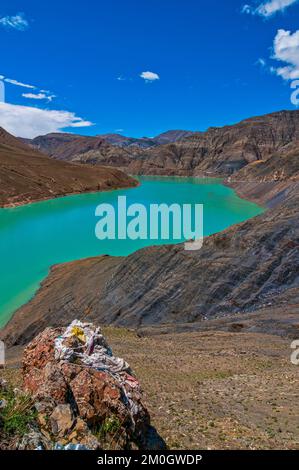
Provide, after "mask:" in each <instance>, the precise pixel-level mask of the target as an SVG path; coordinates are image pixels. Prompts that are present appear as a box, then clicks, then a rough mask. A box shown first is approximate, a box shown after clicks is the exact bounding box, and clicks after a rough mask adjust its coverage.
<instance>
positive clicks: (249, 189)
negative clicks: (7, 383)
mask: <svg viewBox="0 0 299 470" xmlns="http://www.w3.org/2000/svg"><path fill="white" fill-rule="evenodd" d="M274 158H276V157H274ZM275 161H276V160H275ZM275 161H274V163H273V165H274V168H273V169H271V171H272V172H273V174H272V177H271V173H270V172H268V181H267V180H266V181H265V175H264V165H261V167H260V173H257V170H256V166H255V165H253V164H252V167H251V168H252V171H253V174H254V180H253V181H251V182H250V175H249V174H248V175H247V177H248V181H247V183H246V184H244V183H243V181H242V180H241V181H238V179H237V178H236V180H235V181H233V182H232V181H231V183H230V184H232V185H235V187H236V189H237V190H239V189H240V191H242V194H243V195H244V196H247V197H248V195H250V196H251V198H253V199H255V200H257V201H259V202H263V203H264V204H267V205H268V206H269V207H270V208H269V209H268V210H267V211H266V212H265V213H264V214H262V215H260V216H258V217H256V218H254V219H250V220H248V221H246V222H244V223H241V224H239V225H236V226H233V227H231V228H229V229H228V230H226V231H224V232H222V233H219V234H216V235H213V236H211V237H208V238H207V239H205V242H204V246H203V248H202V249H201V250H200V251H197V252H188V251H185V250H184V248H183V246H182V245H175V246H163V247H153V248H146V249H143V250H141V251H138V252H136V253H134V254H132V255H130V256H128V257H126V258H110V257H99V258H93V259H87V260H82V261H77V262H73V263H68V264H65V265H61V266H57V267H54V268H53V269H52V271H51V274H50V276H49V277H48V278H47V279H46V280H45V281H44V283H43V284H42V287H41V289H40V290H39V292H38V293H37V295H36V296H35V297H34V299H32V301H31V302H29V304H27V305H25V306H24V307H22V308H21V309H19V310H18V311H17V312H16V314H15V315H14V317H13V318H12V319H11V321H10V322H9V323H8V325H7V326H6V327H5V329H4V330H3V332H2V334H1V337H2V338H3V339H4V340H5V341H6V343H7V344H8V345H11V346H12V345H17V344H25V343H26V342H27V341H28V340H30V339H31V338H32V336H33V335H34V334H36V333H37V332H39V331H40V329H42V328H43V327H45V326H46V325H49V324H50V325H52V326H60V325H64V324H65V323H66V322H67V321H69V320H70V319H72V318H76V317H77V316H78V312H83V313H82V315H83V316H84V318H85V317H86V318H88V319H91V320H92V321H94V322H98V323H99V324H103V323H104V324H105V323H106V324H111V323H112V324H116V325H120V326H130V327H135V328H144V327H148V326H151V325H165V324H168V325H175V324H177V325H179V324H182V323H189V324H191V323H198V322H203V321H206V320H212V319H215V318H225V317H226V316H228V317H229V316H231V315H237V314H240V313H242V314H247V313H250V312H256V311H258V310H260V309H264V308H268V309H269V308H273V307H274V306H275V307H278V306H280V308H281V312H284V313H283V314H282V316H283V315H285V316H286V318H287V315H290V314H292V313H294V309H295V308H296V305H298V303H299V252H298V246H299V218H298V207H299V182H298V176H299V158H297V159H295V167H294V169H293V173H292V178H291V179H288V180H285V179H284V177H283V176H282V177H281V178H282V179H281V180H279V177H278V176H277V175H276V173H277V171H278V170H279V167H278V168H276V165H275ZM293 164H294V162H292V165H293ZM268 165H269V166H270V167H271V165H270V162H269V164H268ZM258 175H259V176H260V182H257V176H258ZM275 175H276V176H275ZM61 286H63V289H61ZM230 322H231V320H230ZM294 328H295V329H296V327H294ZM268 329H269V324H267V322H265V324H264V330H263V331H268ZM278 330H279V328H278Z"/></svg>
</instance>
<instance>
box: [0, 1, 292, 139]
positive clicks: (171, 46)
mask: <svg viewBox="0 0 299 470" xmlns="http://www.w3.org/2000/svg"><path fill="white" fill-rule="evenodd" d="M265 5H266V9H265ZM283 6H285V7H286V8H285V9H284V10H283V9H282V7H283ZM269 7H270V9H269ZM242 10H243V11H242ZM272 13H273V14H272ZM279 31H280V33H279ZM297 33H298V34H297ZM297 36H298V37H297ZM275 40H276V45H275ZM275 54H276V57H277V58H280V59H282V60H281V61H278V60H275V59H274V58H273V56H274V55H275ZM298 58H299V1H296V0H269V1H265V2H262V0H260V1H255V0H245V1H241V0H228V1H220V0H208V1H207V0H163V1H161V0H151V1H140V0H138V1H137V0H110V2H106V1H96V0H85V1H84V2H80V3H79V2H74V1H69V0H60V1H57V0H52V1H51V2H47V1H45V2H40V1H34V0H27V1H26V2H24V1H16V0H9V1H8V0H2V1H1V6H0V75H2V76H3V77H4V78H5V79H6V82H5V91H6V103H8V104H9V106H8V105H7V106H6V107H4V105H3V106H2V107H0V125H1V126H3V127H7V128H8V130H10V131H14V133H15V134H19V135H23V136H30V137H31V136H33V135H32V134H34V135H35V134H38V133H43V132H42V131H47V130H53V129H54V130H55V126H56V128H59V122H61V125H64V124H65V125H67V126H68V124H70V126H68V127H67V128H66V129H67V130H68V131H71V132H78V133H80V134H88V135H95V134H101V133H107V132H109V133H110V132H120V133H123V134H125V135H130V136H137V137H138V136H144V135H147V136H154V135H156V134H158V133H160V132H163V131H166V130H168V129H190V130H205V129H206V128H208V127H209V126H222V125H225V124H230V123H234V122H237V121H239V120H241V119H243V118H246V117H249V116H253V115H259V114H264V113H269V112H273V111H277V110H281V109H295V106H294V104H292V103H291V101H290V96H291V89H290V84H291V83H292V81H293V80H295V79H296V78H299V62H298V61H299V59H298ZM144 72H151V74H149V75H144V77H145V78H146V77H148V79H147V80H146V79H145V78H142V77H141V74H142V73H144ZM9 80H15V81H16V82H19V83H23V84H25V85H30V86H35V88H28V87H23V86H20V85H17V84H14V83H11V82H10V81H9ZM41 90H42V91H41ZM45 90H46V91H45ZM23 95H25V96H23ZM32 95H35V97H33V96H32ZM24 107H26V109H25V108H24ZM27 108H28V109H27ZM41 110H46V111H44V112H42V111H41ZM50 111H52V112H54V111H56V114H55V115H54V114H53V113H52V114H51V113H50ZM62 111H64V112H65V113H62ZM18 113H19V114H18ZM70 113H74V114H70ZM17 114H18V117H16V115H17ZM75 116H76V117H75ZM79 118H80V119H81V120H79ZM43 119H44V120H45V121H44V122H43ZM47 119H48V120H50V121H51V120H52V121H53V119H54V123H53V122H52V121H51V122H50V123H49V122H47ZM74 119H75V120H74ZM60 120H61V121H60ZM25 121H26V122H25ZM43 124H45V125H44V126H43ZM30 126H31V128H30ZM51 126H52V127H51ZM30 129H32V130H30Z"/></svg>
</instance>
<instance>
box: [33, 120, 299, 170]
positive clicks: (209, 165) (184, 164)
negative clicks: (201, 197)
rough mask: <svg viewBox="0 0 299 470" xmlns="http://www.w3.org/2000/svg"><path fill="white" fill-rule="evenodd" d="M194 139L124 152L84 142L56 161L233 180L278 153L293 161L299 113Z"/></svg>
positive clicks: (56, 152) (182, 136)
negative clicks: (289, 155) (221, 177)
mask: <svg viewBox="0 0 299 470" xmlns="http://www.w3.org/2000/svg"><path fill="white" fill-rule="evenodd" d="M188 135H189V133H186V132H183V131H182V132H180V131H173V133H172V132H168V133H166V134H162V135H161V136H158V137H157V138H155V139H153V140H155V142H156V144H158V145H155V146H151V147H150V148H148V149H144V148H142V146H140V147H141V148H140V147H139V146H137V145H131V146H129V147H128V148H120V146H119V143H118V144H117V145H118V146H109V145H108V144H107V142H105V144H104V143H103V142H102V143H100V142H99V141H101V138H100V137H98V138H93V137H88V138H83V137H81V138H80V139H72V142H66V143H63V144H61V145H58V146H57V147H56V148H55V149H52V151H51V155H52V156H53V157H54V158H58V159H71V160H74V161H79V162H83V163H92V164H97V163H100V164H105V165H109V166H118V167H119V168H122V169H125V170H126V171H128V172H129V173H131V174H154V175H195V176H198V175H216V176H229V175H231V174H234V173H236V172H237V171H239V170H240V169H242V168H244V167H246V166H247V165H248V164H251V163H254V162H258V161H261V160H263V161H266V160H267V159H268V158H269V157H270V156H272V155H273V154H274V153H278V154H280V155H287V154H288V153H289V152H290V151H291V150H292V149H293V147H295V148H296V146H298V145H299V111H281V112H277V113H273V114H269V115H266V116H260V117H255V118H251V119H247V120H245V121H242V122H240V123H239V124H235V125H232V126H225V127H222V128H211V129H209V130H207V131H206V132H202V133H191V135H189V136H188ZM38 139H43V140H44V142H45V144H44V148H45V149H46V148H47V146H48V145H49V143H48V137H47V136H44V137H41V138H38ZM35 140H36V139H35ZM167 142H171V143H167ZM162 144H164V145H162ZM111 147H112V148H111ZM41 148H42V147H41Z"/></svg>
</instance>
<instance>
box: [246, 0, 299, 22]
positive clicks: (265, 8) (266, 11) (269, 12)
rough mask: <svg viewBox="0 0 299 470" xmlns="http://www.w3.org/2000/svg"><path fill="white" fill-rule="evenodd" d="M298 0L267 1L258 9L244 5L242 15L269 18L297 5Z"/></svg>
mask: <svg viewBox="0 0 299 470" xmlns="http://www.w3.org/2000/svg"><path fill="white" fill-rule="evenodd" d="M297 2H298V0H269V1H267V2H264V3H261V4H260V5H259V6H258V7H253V6H251V5H244V6H243V8H242V12H243V13H247V14H248V15H260V16H264V17H266V18H269V17H271V16H273V15H275V13H278V12H279V11H284V10H285V9H286V8H288V7H290V6H291V5H294V4H295V3H297Z"/></svg>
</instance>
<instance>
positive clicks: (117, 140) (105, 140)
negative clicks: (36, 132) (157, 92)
mask: <svg viewBox="0 0 299 470" xmlns="http://www.w3.org/2000/svg"><path fill="white" fill-rule="evenodd" d="M192 134H193V132H190V131H168V132H164V133H163V134H160V135H158V136H157V137H153V138H149V137H142V138H134V137H126V136H123V135H120V134H103V135H97V136H82V135H76V134H67V133H58V132H56V133H51V134H46V135H44V136H38V137H35V138H34V139H23V138H20V140H21V141H22V142H24V143H26V144H28V145H30V146H32V147H33V148H36V149H37V150H40V151H42V152H44V153H46V154H47V155H49V156H52V157H54V158H58V159H62V160H63V159H72V160H76V159H78V155H81V154H83V153H86V152H90V151H94V152H96V151H99V153H100V156H101V155H102V153H103V151H104V152H106V153H107V157H106V158H107V160H109V158H110V156H111V153H113V151H114V152H115V154H116V155H118V154H117V149H114V150H113V149H111V146H113V147H119V148H123V149H128V150H129V152H138V149H141V150H142V149H143V150H146V149H149V148H153V147H157V146H159V145H162V144H166V143H170V142H176V141H177V140H179V139H182V138H184V137H189V136H190V135H192ZM104 144H106V145H104ZM129 163H130V162H129Z"/></svg>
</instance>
